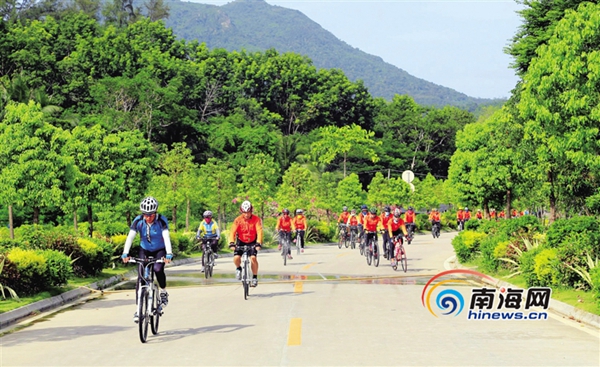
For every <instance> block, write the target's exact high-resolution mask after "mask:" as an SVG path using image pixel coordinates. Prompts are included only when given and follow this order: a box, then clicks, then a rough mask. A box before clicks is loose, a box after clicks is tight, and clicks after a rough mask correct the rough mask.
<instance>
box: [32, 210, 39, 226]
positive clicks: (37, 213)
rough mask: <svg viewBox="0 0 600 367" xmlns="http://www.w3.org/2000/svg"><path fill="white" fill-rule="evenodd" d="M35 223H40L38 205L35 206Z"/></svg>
mask: <svg viewBox="0 0 600 367" xmlns="http://www.w3.org/2000/svg"><path fill="white" fill-rule="evenodd" d="M33 224H40V208H39V207H37V206H36V207H34V208H33Z"/></svg>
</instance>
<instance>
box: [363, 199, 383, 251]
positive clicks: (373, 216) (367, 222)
mask: <svg viewBox="0 0 600 367" xmlns="http://www.w3.org/2000/svg"><path fill="white" fill-rule="evenodd" d="M369 213H370V214H369V215H367V216H366V217H365V219H364V222H363V225H364V230H365V232H366V234H367V235H366V236H365V242H364V243H365V245H366V244H368V243H369V241H370V240H371V239H373V240H374V241H375V242H377V230H378V229H381V228H383V227H382V225H381V218H380V217H378V216H377V208H371V209H370V210H369ZM365 249H366V250H367V251H368V248H365Z"/></svg>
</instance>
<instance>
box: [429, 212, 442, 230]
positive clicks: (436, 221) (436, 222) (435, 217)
mask: <svg viewBox="0 0 600 367" xmlns="http://www.w3.org/2000/svg"><path fill="white" fill-rule="evenodd" d="M429 220H430V221H431V228H432V229H433V228H434V226H437V228H438V230H439V229H440V228H441V222H440V212H438V210H437V209H436V208H433V209H431V213H430V214H429Z"/></svg>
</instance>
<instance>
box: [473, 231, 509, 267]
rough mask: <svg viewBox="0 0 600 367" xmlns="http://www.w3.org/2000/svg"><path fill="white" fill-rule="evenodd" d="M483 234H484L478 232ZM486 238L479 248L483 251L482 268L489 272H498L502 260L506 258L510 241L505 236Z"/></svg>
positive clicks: (487, 236) (488, 236)
mask: <svg viewBox="0 0 600 367" xmlns="http://www.w3.org/2000/svg"><path fill="white" fill-rule="evenodd" d="M478 233H482V232H478ZM482 234H483V235H484V236H486V237H485V238H484V239H483V240H482V241H481V244H480V246H479V248H480V251H481V260H482V262H481V266H482V267H483V269H485V270H487V271H496V270H497V269H498V266H499V265H500V260H499V259H500V258H502V257H504V256H506V253H507V250H508V243H509V242H508V241H506V239H505V238H504V237H503V236H498V235H496V236H490V235H485V234H484V233H482Z"/></svg>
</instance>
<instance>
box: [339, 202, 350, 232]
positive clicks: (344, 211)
mask: <svg viewBox="0 0 600 367" xmlns="http://www.w3.org/2000/svg"><path fill="white" fill-rule="evenodd" d="M348 217H350V213H348V207H347V206H344V207H343V208H342V214H340V216H339V217H338V221H337V222H338V227H339V230H340V238H341V236H346V235H347V234H348V230H347V227H346V223H347V222H348ZM342 231H343V233H342Z"/></svg>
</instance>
